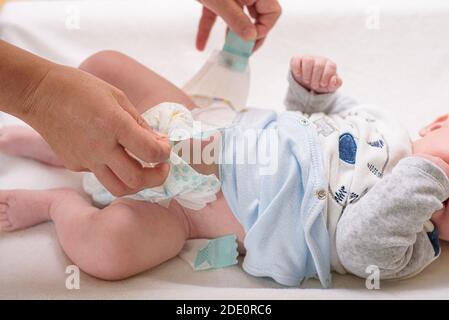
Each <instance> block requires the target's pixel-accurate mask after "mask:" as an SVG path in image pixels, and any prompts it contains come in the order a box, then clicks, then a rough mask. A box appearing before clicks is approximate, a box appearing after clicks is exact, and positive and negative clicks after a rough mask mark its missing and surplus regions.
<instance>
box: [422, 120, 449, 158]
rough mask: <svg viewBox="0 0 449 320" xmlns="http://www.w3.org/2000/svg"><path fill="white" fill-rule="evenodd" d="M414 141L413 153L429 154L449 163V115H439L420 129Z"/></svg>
mask: <svg viewBox="0 0 449 320" xmlns="http://www.w3.org/2000/svg"><path fill="white" fill-rule="evenodd" d="M419 135H420V136H421V138H420V139H418V140H416V141H414V142H413V153H415V154H418V153H419V154H428V155H431V156H434V157H438V158H441V159H442V160H444V161H445V162H446V163H449V115H448V114H446V115H444V116H441V117H438V118H437V119H436V120H435V121H433V122H432V123H431V124H429V125H427V126H425V127H424V128H422V129H421V130H420V131H419Z"/></svg>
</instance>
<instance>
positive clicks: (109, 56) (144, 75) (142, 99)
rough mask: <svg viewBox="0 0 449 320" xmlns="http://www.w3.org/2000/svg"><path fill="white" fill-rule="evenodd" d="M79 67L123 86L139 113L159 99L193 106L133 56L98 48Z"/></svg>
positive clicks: (166, 81) (190, 107)
mask: <svg viewBox="0 0 449 320" xmlns="http://www.w3.org/2000/svg"><path fill="white" fill-rule="evenodd" d="M80 69H81V70H84V71H86V72H89V73H90V74H93V75H94V76H96V77H98V78H100V79H102V80H104V81H106V82H108V83H110V84H112V85H113V86H115V87H117V88H118V89H120V90H122V91H123V92H124V93H125V94H126V96H127V97H128V99H129V100H130V101H131V102H132V104H134V106H135V107H136V108H137V110H139V112H140V113H143V112H145V111H147V110H148V109H149V108H151V107H154V106H155V105H157V104H159V103H162V102H177V103H180V104H182V105H184V106H185V107H187V108H189V109H192V108H194V107H195V104H194V103H193V101H192V100H191V99H190V98H189V97H188V96H187V95H186V94H185V93H184V92H183V91H182V90H181V89H179V88H178V87H176V86H175V85H174V84H172V83H171V82H169V81H168V80H167V79H165V78H163V77H161V76H159V75H158V74H156V73H155V72H153V71H151V70H150V69H148V68H147V67H145V66H144V65H142V64H140V63H139V62H137V61H136V60H134V59H132V58H130V57H128V56H126V55H124V54H122V53H119V52H116V51H101V52H98V53H96V54H94V55H92V56H90V57H89V58H87V59H86V60H85V61H84V62H83V63H82V64H81V65H80Z"/></svg>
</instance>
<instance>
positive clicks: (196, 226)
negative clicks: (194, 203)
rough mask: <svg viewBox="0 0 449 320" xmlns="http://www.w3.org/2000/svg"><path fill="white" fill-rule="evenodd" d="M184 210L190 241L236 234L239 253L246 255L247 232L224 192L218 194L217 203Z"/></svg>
mask: <svg viewBox="0 0 449 320" xmlns="http://www.w3.org/2000/svg"><path fill="white" fill-rule="evenodd" d="M177 205H178V206H179V207H181V206H180V205H179V204H177ZM171 206H172V205H171ZM182 210H183V212H184V214H185V216H186V218H187V220H188V223H189V226H190V227H189V228H190V232H189V233H190V237H189V238H190V239H204V238H205V239H213V238H218V237H222V236H226V235H229V234H235V235H236V236H237V240H238V250H239V252H240V253H241V254H244V253H245V249H244V246H243V241H244V239H245V230H244V229H243V226H242V225H241V224H240V222H239V221H238V220H237V218H236V217H235V216H234V214H233V213H232V211H231V209H230V208H229V206H228V204H227V202H226V199H225V198H224V196H223V193H222V192H219V193H217V200H216V201H214V202H211V203H209V204H208V205H207V206H206V207H204V208H203V209H200V210H192V209H188V208H182Z"/></svg>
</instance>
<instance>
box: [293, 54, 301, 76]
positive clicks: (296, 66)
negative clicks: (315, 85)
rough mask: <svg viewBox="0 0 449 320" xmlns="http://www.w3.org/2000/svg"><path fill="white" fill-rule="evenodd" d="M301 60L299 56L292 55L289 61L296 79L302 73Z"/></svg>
mask: <svg viewBox="0 0 449 320" xmlns="http://www.w3.org/2000/svg"><path fill="white" fill-rule="evenodd" d="M301 60H302V58H301V57H300V56H297V57H293V58H292V59H291V61H290V69H291V70H292V73H293V75H294V76H295V78H296V79H300V78H301V75H302V70H301Z"/></svg>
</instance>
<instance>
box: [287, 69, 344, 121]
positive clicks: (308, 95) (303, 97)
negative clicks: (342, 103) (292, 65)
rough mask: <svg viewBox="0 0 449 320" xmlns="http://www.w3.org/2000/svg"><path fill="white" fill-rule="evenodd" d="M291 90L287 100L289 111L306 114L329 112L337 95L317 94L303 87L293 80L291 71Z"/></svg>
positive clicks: (289, 78) (289, 74) (289, 76)
mask: <svg viewBox="0 0 449 320" xmlns="http://www.w3.org/2000/svg"><path fill="white" fill-rule="evenodd" d="M288 82H289V89H288V93H287V97H286V99H285V106H286V107H287V110H297V111H302V112H304V113H308V114H310V113H315V112H328V111H329V110H327V109H328V108H329V106H330V105H331V104H332V102H334V101H335V99H336V97H337V94H336V93H325V94H317V93H315V92H313V91H309V90H307V89H305V88H304V87H303V86H301V85H300V84H299V83H298V82H296V80H295V79H294V78H293V75H292V73H291V71H289V73H288Z"/></svg>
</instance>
